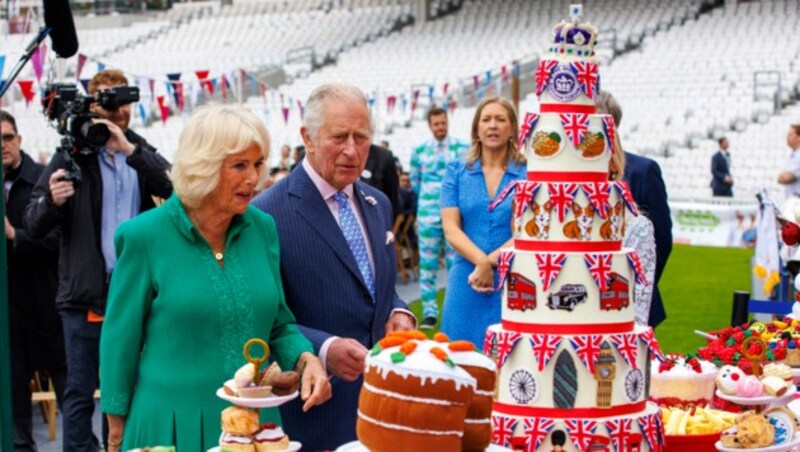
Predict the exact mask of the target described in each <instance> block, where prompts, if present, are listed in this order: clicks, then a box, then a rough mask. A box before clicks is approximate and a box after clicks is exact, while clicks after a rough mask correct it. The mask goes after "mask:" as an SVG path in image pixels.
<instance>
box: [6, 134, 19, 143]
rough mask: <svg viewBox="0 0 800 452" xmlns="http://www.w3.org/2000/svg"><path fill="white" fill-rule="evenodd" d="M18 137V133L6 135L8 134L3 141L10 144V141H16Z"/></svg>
mask: <svg viewBox="0 0 800 452" xmlns="http://www.w3.org/2000/svg"><path fill="white" fill-rule="evenodd" d="M16 137H17V134H16V133H6V134H3V141H4V142H6V143H8V142H10V141H14V138H16Z"/></svg>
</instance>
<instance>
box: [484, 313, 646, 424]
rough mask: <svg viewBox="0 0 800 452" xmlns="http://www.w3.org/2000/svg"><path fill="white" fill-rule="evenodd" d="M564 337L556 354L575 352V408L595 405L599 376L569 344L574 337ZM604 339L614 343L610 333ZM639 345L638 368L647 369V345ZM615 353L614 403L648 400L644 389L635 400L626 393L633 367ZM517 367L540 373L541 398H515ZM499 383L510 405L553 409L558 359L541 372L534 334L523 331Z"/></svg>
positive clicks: (500, 393) (500, 399)
mask: <svg viewBox="0 0 800 452" xmlns="http://www.w3.org/2000/svg"><path fill="white" fill-rule="evenodd" d="M490 329H493V330H495V331H499V330H501V327H500V325H492V326H491V327H490ZM647 329H648V327H641V326H637V327H636V328H635V329H634V333H635V334H639V333H641V332H643V331H645V330H647ZM562 338H563V340H562V341H561V344H560V345H559V346H558V348H557V349H556V352H555V355H554V356H558V355H559V354H560V353H561V351H562V350H566V351H567V353H569V354H570V355H571V357H572V358H573V361H574V362H575V366H576V372H577V379H578V393H577V397H576V399H575V407H576V408H595V407H596V406H597V380H596V379H595V376H594V375H593V374H591V373H589V371H588V370H587V369H586V366H584V365H583V364H582V363H581V362H580V360H579V358H578V355H577V354H576V353H575V350H574V349H573V348H572V346H571V345H570V343H569V339H570V338H571V336H569V335H564V336H562ZM603 340H604V341H606V342H608V343H609V344H611V339H610V338H609V335H603ZM636 347H637V357H636V363H637V364H636V366H637V368H638V369H640V370H642V371H643V372H644V370H645V369H646V365H647V358H648V354H647V345H646V344H645V343H644V342H642V341H640V340H638V339H637V343H636ZM611 350H612V354H613V356H614V361H615V366H616V372H615V375H614V382H613V387H614V390H613V391H612V393H611V406H612V407H613V406H618V405H628V404H630V403H635V402H642V401H644V397H645V394H644V391H642V392H641V395H640V396H639V398H638V399H637V400H635V401H631V400H629V399H628V397H627V395H626V393H625V376H626V375H627V374H628V372H629V371H630V369H632V367H630V366H628V364H626V363H625V360H624V359H623V358H622V356H621V355H620V354H619V352H618V351H617V350H616V348H615V347H614V346H612V347H611ZM517 369H526V370H528V371H529V372H530V373H532V374H533V375H536V378H537V380H538V383H539V384H540V388H539V397H538V398H537V399H535V400H534V401H532V402H530V403H528V404H526V405H520V404H518V403H517V402H516V401H515V399H514V397H513V396H512V395H511V392H510V390H509V381H510V378H511V375H512V374H513V372H514V371H516V370H517ZM497 378H498V382H499V391H498V394H497V402H500V403H505V404H509V405H517V406H527V407H537V408H552V407H554V406H555V401H554V400H553V390H552V388H553V379H554V378H555V360H551V361H550V363H549V364H548V365H547V367H545V368H544V370H543V371H542V372H539V369H538V362H537V361H536V357H535V356H534V353H533V350H532V348H531V345H530V335H529V334H523V335H522V339H520V341H519V342H518V343H517V346H516V347H515V348H514V350H513V351H512V352H511V355H510V356H509V358H508V361H507V362H506V364H505V365H504V366H503V367H502V368H501V369H500V371H499V373H498V376H497Z"/></svg>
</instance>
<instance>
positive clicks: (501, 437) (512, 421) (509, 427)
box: [492, 414, 519, 447]
mask: <svg viewBox="0 0 800 452" xmlns="http://www.w3.org/2000/svg"><path fill="white" fill-rule="evenodd" d="M517 422H519V421H518V420H517V419H516V418H512V417H509V416H503V415H502V414H492V444H496V445H498V446H500V447H508V446H509V445H510V444H511V436H512V435H513V434H514V428H516V426H517Z"/></svg>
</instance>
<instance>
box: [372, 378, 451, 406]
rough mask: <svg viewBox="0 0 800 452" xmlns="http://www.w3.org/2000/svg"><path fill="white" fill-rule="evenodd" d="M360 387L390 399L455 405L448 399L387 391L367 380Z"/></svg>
mask: <svg viewBox="0 0 800 452" xmlns="http://www.w3.org/2000/svg"><path fill="white" fill-rule="evenodd" d="M362 387H363V388H364V389H365V390H366V391H367V392H371V393H374V394H378V395H382V396H385V397H389V398H392V399H398V400H404V401H407V402H416V403H427V404H429V405H440V406H450V405H456V404H455V403H453V402H451V401H449V400H442V399H431V398H426V397H413V396H407V395H404V394H400V393H399V392H394V391H387V390H385V389H381V388H376V387H375V386H373V385H371V384H369V383H367V382H364V385H363V386H362Z"/></svg>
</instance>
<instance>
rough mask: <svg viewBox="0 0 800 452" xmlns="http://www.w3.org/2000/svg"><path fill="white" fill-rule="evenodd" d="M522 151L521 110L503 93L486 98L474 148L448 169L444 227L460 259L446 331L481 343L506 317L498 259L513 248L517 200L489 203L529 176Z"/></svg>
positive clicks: (450, 287)
mask: <svg viewBox="0 0 800 452" xmlns="http://www.w3.org/2000/svg"><path fill="white" fill-rule="evenodd" d="M525 176H526V168H525V157H524V156H523V155H522V154H521V153H520V152H519V151H518V150H517V114H516V112H515V110H514V106H513V105H512V104H511V103H510V102H509V101H508V100H506V99H504V98H501V97H490V98H487V99H484V100H483V101H482V102H481V103H480V104H478V108H477V110H476V111H475V117H474V118H473V119H472V147H471V148H470V150H469V152H468V153H467V155H466V157H465V159H464V160H462V161H456V162H452V163H450V164H449V165H448V167H447V172H446V173H445V177H444V181H443V182H442V193H441V207H442V226H443V228H444V234H445V238H446V239H447V241H448V242H449V243H450V245H451V246H452V247H453V248H454V249H455V250H456V254H457V255H456V259H455V261H454V262H453V266H452V267H451V268H450V273H449V275H448V279H447V293H446V295H445V301H444V308H443V312H442V331H443V332H444V333H446V334H447V335H448V336H450V338H451V339H452V340H460V339H464V340H468V341H470V342H472V343H474V344H477V345H478V346H479V347H480V346H481V344H483V337H484V334H485V333H486V328H487V327H488V326H489V325H491V324H494V323H498V322H499V321H500V295H501V291H499V290H498V291H496V290H495V284H496V283H497V272H496V270H495V267H497V257H498V255H499V254H500V250H501V249H502V248H505V247H508V246H511V240H512V238H511V198H512V197H510V196H509V197H507V198H506V199H505V200H504V201H503V202H502V203H500V204H499V205H498V206H496V207H495V208H494V209H493V210H491V211H490V210H489V204H491V202H492V200H493V199H494V198H495V197H496V196H497V195H499V194H500V192H502V190H503V188H504V187H506V186H507V185H508V184H509V183H511V182H512V181H514V180H518V179H525Z"/></svg>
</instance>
